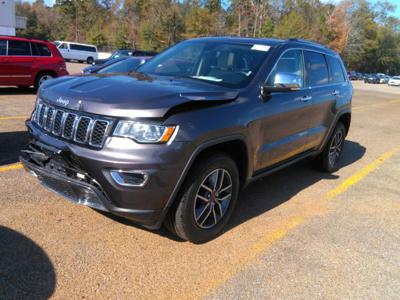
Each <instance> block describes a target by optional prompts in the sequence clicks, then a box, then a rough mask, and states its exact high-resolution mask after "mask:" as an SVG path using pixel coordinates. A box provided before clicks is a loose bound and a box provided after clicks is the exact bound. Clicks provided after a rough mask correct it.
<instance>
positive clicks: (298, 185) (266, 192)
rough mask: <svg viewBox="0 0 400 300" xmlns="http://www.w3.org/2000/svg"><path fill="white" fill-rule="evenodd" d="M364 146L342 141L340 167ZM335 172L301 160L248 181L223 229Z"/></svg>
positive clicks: (330, 177) (356, 156)
mask: <svg viewBox="0 0 400 300" xmlns="http://www.w3.org/2000/svg"><path fill="white" fill-rule="evenodd" d="M365 152H366V148H365V147H363V146H362V145H360V144H359V143H357V142H353V141H345V144H344V151H343V155H342V157H341V160H340V168H343V167H345V166H347V165H350V164H353V163H355V162H356V161H358V160H359V159H361V158H362V157H363V156H364V154H365ZM337 179H339V176H338V175H336V174H329V173H324V172H321V171H318V170H315V169H314V168H313V167H312V166H311V164H310V161H308V160H304V161H301V162H299V163H297V164H294V165H292V166H289V167H288V168H286V169H283V170H280V171H278V172H276V173H273V174H271V175H269V176H266V177H265V178H262V179H260V180H258V181H255V182H254V183H252V184H250V185H249V186H248V187H247V188H246V189H245V190H243V191H242V193H241V195H240V197H239V201H238V204H237V206H236V209H235V212H234V214H233V216H232V219H231V222H230V223H229V225H228V227H227V229H226V231H228V230H230V229H232V228H234V227H236V226H238V225H240V224H242V223H244V222H246V221H247V220H250V219H252V218H254V217H257V216H259V215H261V214H263V213H265V212H267V211H269V210H271V209H273V208H275V207H277V206H279V205H281V204H282V203H285V202H286V201H289V200H290V199H291V198H292V197H294V196H295V195H296V194H298V193H299V192H301V191H302V190H304V189H306V188H307V187H309V186H311V185H313V184H315V183H317V182H318V181H320V180H337Z"/></svg>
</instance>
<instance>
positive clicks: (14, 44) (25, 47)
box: [8, 40, 31, 56]
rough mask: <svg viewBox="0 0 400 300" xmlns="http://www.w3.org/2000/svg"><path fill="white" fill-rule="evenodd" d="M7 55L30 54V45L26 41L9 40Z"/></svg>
mask: <svg viewBox="0 0 400 300" xmlns="http://www.w3.org/2000/svg"><path fill="white" fill-rule="evenodd" d="M8 55H10V56H11V55H15V56H31V46H30V45H29V43H28V42H23V41H13V40H9V41H8Z"/></svg>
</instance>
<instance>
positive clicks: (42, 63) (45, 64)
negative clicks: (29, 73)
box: [31, 42, 54, 77]
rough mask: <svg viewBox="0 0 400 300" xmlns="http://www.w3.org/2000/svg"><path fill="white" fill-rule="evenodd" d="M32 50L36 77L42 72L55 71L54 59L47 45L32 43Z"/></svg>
mask: <svg viewBox="0 0 400 300" xmlns="http://www.w3.org/2000/svg"><path fill="white" fill-rule="evenodd" d="M31 49H32V58H33V64H32V70H33V71H34V72H35V77H36V74H38V72H40V71H42V70H53V69H54V66H53V58H52V54H51V51H50V49H49V47H47V45H46V44H45V43H36V42H31Z"/></svg>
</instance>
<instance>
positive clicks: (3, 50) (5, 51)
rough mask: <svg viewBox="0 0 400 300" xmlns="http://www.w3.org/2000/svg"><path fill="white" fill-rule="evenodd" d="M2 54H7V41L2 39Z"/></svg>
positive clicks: (0, 44) (0, 41)
mask: <svg viewBox="0 0 400 300" xmlns="http://www.w3.org/2000/svg"><path fill="white" fill-rule="evenodd" d="M0 55H7V41H6V40H0Z"/></svg>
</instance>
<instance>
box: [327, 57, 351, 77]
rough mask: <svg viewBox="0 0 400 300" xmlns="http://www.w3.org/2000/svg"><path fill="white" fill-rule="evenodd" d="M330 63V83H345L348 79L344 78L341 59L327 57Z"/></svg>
mask: <svg viewBox="0 0 400 300" xmlns="http://www.w3.org/2000/svg"><path fill="white" fill-rule="evenodd" d="M325 57H326V60H327V61H328V65H329V71H330V75H331V76H330V82H332V83H340V82H344V81H345V80H346V79H345V77H344V73H343V69H342V66H341V65H340V62H339V59H337V58H336V57H332V56H329V55H327V56H325Z"/></svg>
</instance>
